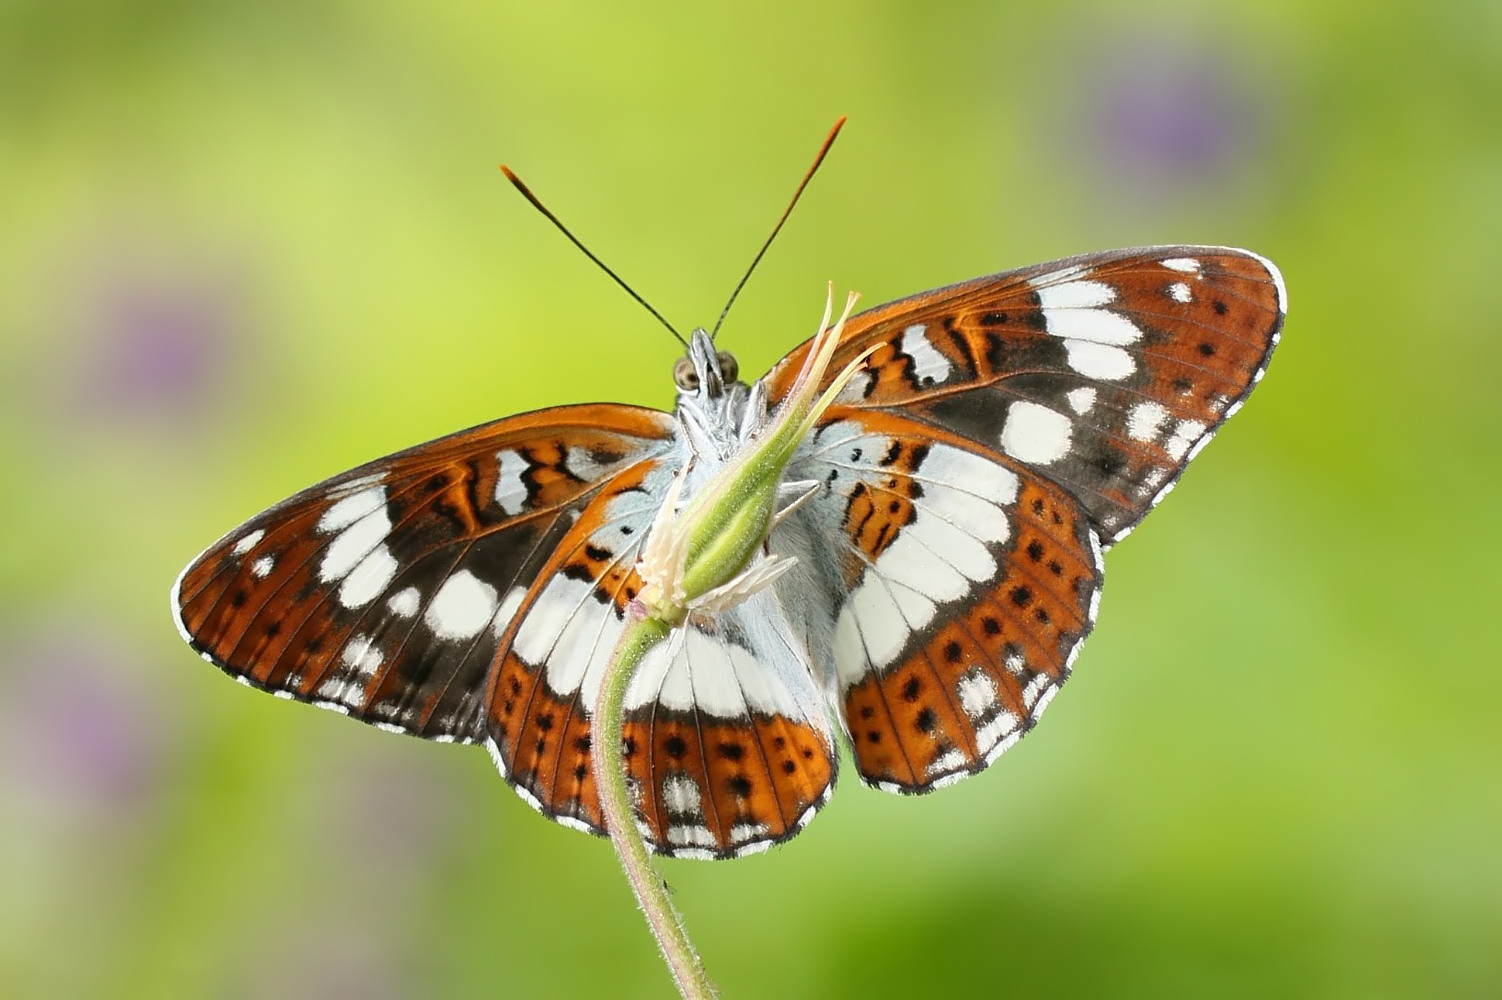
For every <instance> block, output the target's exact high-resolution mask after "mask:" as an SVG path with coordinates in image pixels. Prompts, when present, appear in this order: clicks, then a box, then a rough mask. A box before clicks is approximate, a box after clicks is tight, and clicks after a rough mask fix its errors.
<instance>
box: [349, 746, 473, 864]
mask: <svg viewBox="0 0 1502 1000" xmlns="http://www.w3.org/2000/svg"><path fill="white" fill-rule="evenodd" d="M427 749H430V748H426V747H421V746H395V747H392V748H390V750H389V751H387V752H379V753H377V752H370V753H367V754H361V755H358V756H354V757H352V758H350V759H347V760H345V761H343V762H342V763H341V764H340V765H339V766H338V767H336V768H335V769H334V770H335V772H336V773H334V774H332V775H325V776H323V777H322V778H321V779H320V783H321V784H323V785H324V787H325V789H326V793H327V794H326V796H325V802H326V806H327V808H328V809H330V810H331V811H332V812H333V813H334V821H333V823H332V824H331V826H333V827H334V831H333V832H332V833H331V836H332V837H333V839H334V840H335V841H336V842H339V843H344V844H349V845H351V846H352V847H354V848H355V849H356V850H358V851H359V852H360V853H361V854H363V855H364V856H365V858H366V859H367V860H368V861H369V862H370V865H369V870H372V871H385V872H394V871H400V870H402V869H410V870H411V871H413V872H414V873H418V872H422V871H424V870H426V869H427V867H428V866H429V865H430V864H431V862H432V860H433V858H434V857H435V856H436V855H437V854H438V853H439V850H440V847H441V844H442V842H443V840H444V838H445V837H446V836H447V835H448V834H450V833H451V832H452V831H453V829H454V826H455V824H454V808H453V806H454V794H453V791H454V790H453V788H452V787H451V786H450V785H449V784H448V783H447V782H446V781H444V780H442V778H443V774H442V771H441V770H439V769H438V768H436V767H435V766H433V765H434V763H435V762H433V761H431V760H426V761H424V760H417V759H416V755H417V754H420V753H423V751H425V750H427ZM372 750H373V748H372ZM423 765H428V766H423ZM340 828H343V829H342V830H341V829H340ZM388 888H389V885H388Z"/></svg>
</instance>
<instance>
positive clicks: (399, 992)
mask: <svg viewBox="0 0 1502 1000" xmlns="http://www.w3.org/2000/svg"><path fill="white" fill-rule="evenodd" d="M311 916H312V915H311V914H309V913H307V912H303V913H301V914H299V915H297V916H295V917H294V916H293V915H291V914H289V915H288V918H287V919H286V920H285V921H279V922H278V926H277V927H275V928H273V929H272V930H271V933H270V934H269V935H268V937H269V938H270V940H261V941H257V942H255V945H254V946H253V947H249V948H247V949H246V954H245V959H244V961H245V964H246V965H247V966H248V968H240V969H237V970H236V973H235V976H234V982H233V983H232V984H225V985H224V986H223V988H221V989H220V990H219V991H218V993H219V995H221V996H225V997H230V998H234V1000H242V998H243V1000H261V998H263V997H265V998H270V997H278V998H280V997H310V998H317V1000H346V998H348V1000H386V998H391V1000H397V998H399V997H408V996H417V995H419V993H418V991H415V990H413V989H411V988H410V986H411V978H412V977H411V976H410V974H409V973H408V972H407V970H406V969H404V968H402V966H401V963H402V961H403V958H401V957H398V956H403V957H404V955H403V953H404V947H403V946H404V944H405V942H403V941H400V940H393V934H392V933H391V924H392V923H393V922H396V923H399V921H393V919H392V914H390V913H383V914H380V915H379V916H377V914H376V913H374V912H372V911H371V910H370V908H369V907H366V908H365V911H364V913H363V916H364V917H365V918H366V922H368V923H369V924H370V925H371V927H370V931H369V932H368V933H362V932H361V929H360V928H359V927H351V926H349V919H348V915H344V914H330V915H326V917H325V920H323V921H317V920H314V919H310V917H311ZM356 916H359V915H356ZM356 922H357V923H358V920H357V921H356Z"/></svg>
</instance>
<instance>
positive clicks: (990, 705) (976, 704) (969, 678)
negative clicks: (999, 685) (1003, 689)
mask: <svg viewBox="0 0 1502 1000" xmlns="http://www.w3.org/2000/svg"><path fill="white" fill-rule="evenodd" d="M957 691H958V694H959V696H960V707H961V708H963V709H964V710H965V714H966V715H968V716H970V718H972V719H976V720H979V719H981V718H984V717H985V716H986V715H987V713H989V712H990V711H991V710H992V709H994V708H995V707H996V682H995V681H993V680H992V679H991V677H990V675H989V674H987V673H985V672H984V671H980V670H977V671H974V672H972V673H968V674H966V675H965V676H964V677H961V678H960V683H959V685H958V687H957Z"/></svg>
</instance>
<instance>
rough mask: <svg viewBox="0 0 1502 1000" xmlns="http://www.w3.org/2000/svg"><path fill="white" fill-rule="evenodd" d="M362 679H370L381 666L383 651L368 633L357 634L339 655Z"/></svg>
mask: <svg viewBox="0 0 1502 1000" xmlns="http://www.w3.org/2000/svg"><path fill="white" fill-rule="evenodd" d="M339 659H340V660H342V661H343V663H344V665H345V666H346V667H349V668H350V669H351V670H353V671H354V672H355V673H356V674H358V675H359V676H360V678H361V680H367V681H368V680H369V679H370V678H372V677H374V676H375V672H376V670H377V669H379V668H380V666H381V661H382V659H383V657H382V656H381V651H380V650H379V649H376V648H375V640H373V639H372V638H371V637H370V636H368V635H357V636H355V637H354V638H352V639H350V640H349V642H347V643H345V645H344V652H343V653H342V654H341V655H340V657H339ZM336 700H337V699H336Z"/></svg>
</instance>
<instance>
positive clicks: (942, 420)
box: [172, 246, 1286, 858]
mask: <svg viewBox="0 0 1502 1000" xmlns="http://www.w3.org/2000/svg"><path fill="white" fill-rule="evenodd" d="M1285 309H1286V292H1285V290H1284V285H1283V281H1282V278H1281V277H1280V275H1279V273H1278V271H1277V269H1276V268H1275V267H1274V266H1273V265H1272V264H1271V263H1270V262H1269V261H1267V260H1265V259H1264V258H1262V257H1260V256H1258V255H1256V254H1254V253H1250V252H1248V251H1245V250H1236V249H1229V248H1224V247H1210V246H1173V247H1152V248H1144V249H1129V250H1116V251H1108V252H1104V253H1094V254H1087V255H1084V256H1079V257H1072V258H1069V259H1067V260H1059V261H1054V262H1052V263H1048V264H1042V265H1037V266H1033V267H1026V268H1022V269H1019V270H1013V271H1007V272H1004V273H1001V274H996V275H992V276H990V277H984V278H978V279H975V280H972V281H968V282H964V283H961V284H957V285H952V286H949V287H946V288H939V289H935V290H932V291H927V292H922V293H920V294H918V295H915V296H913V297H911V298H906V299H902V300H899V301H896V302H891V303H887V304H885V305H881V306H877V307H875V308H873V309H870V310H868V311H866V312H863V313H859V314H857V315H855V316H853V317H851V318H850V320H849V321H848V323H846V325H845V327H844V330H843V333H842V334H841V337H840V340H839V343H838V348H837V350H836V353H835V356H834V359H833V361H832V363H831V364H830V366H829V369H830V371H839V370H840V369H841V368H842V367H844V365H845V364H847V363H848V362H849V361H850V360H852V359H856V358H859V357H860V356H861V355H862V354H866V353H868V357H867V358H866V361H865V364H864V367H862V368H861V369H860V370H859V371H858V372H857V374H856V375H855V377H854V378H853V379H852V380H851V381H850V382H849V383H848V384H847V385H846V386H845V387H844V388H843V389H842V390H841V391H840V393H839V395H838V397H837V398H836V399H835V401H834V403H833V405H832V406H830V408H829V409H828V410H826V411H825V412H824V413H823V414H822V416H821V417H820V418H819V420H818V422H817V424H816V425H815V427H814V428H813V430H812V431H811V432H810V433H809V434H808V436H807V437H806V438H805V439H804V441H803V442H802V444H801V446H800V448H799V450H798V452H797V453H796V455H795V457H794V458H793V460H792V462H791V464H790V465H789V467H788V470H787V479H788V480H789V481H790V482H796V483H798V484H800V485H801V484H807V490H806V499H805V500H804V502H801V503H800V504H799V505H798V506H797V508H796V509H795V510H792V511H791V512H789V513H788V515H787V516H786V517H785V518H784V519H783V520H782V521H781V522H780V523H779V524H778V525H777V527H776V528H775V529H774V530H773V532H772V533H771V535H770V536H769V538H768V541H767V543H766V551H767V553H768V554H769V555H776V556H778V557H780V558H783V559H795V560H796V564H795V565H794V566H793V568H792V569H791V570H790V571H789V572H787V573H785V574H784V575H783V576H781V577H780V578H778V579H777V580H776V582H775V583H774V584H772V585H771V586H770V587H769V588H768V589H766V590H763V591H761V592H759V593H757V594H755V595H754V596H752V597H750V598H749V599H748V600H746V601H745V602H744V603H742V604H739V605H737V606H734V607H731V608H729V609H728V610H723V611H720V612H717V613H715V614H713V615H701V616H695V617H691V618H690V619H689V620H688V621H687V622H686V623H685V624H684V625H683V626H682V627H681V628H680V629H679V630H678V632H677V634H675V635H674V636H673V638H672V640H671V641H669V642H666V643H664V644H662V645H661V646H659V647H658V648H657V649H655V650H654V651H653V652H652V653H651V654H649V655H648V656H647V658H646V659H645V660H644V662H643V663H642V664H641V666H640V668H639V670H638V672H637V673H636V674H635V676H634V677H633V679H632V681H631V685H630V688H629V689H628V691H627V697H626V717H625V726H624V744H623V753H624V757H625V764H626V767H627V769H628V771H629V782H630V786H631V788H632V790H633V796H634V800H635V804H636V811H637V815H638V819H639V825H640V826H641V829H642V831H643V834H644V835H645V837H646V839H647V841H648V843H649V846H650V847H651V848H652V849H653V850H654V851H656V852H658V853H662V854H669V855H676V856H683V857H699V858H723V857H730V856H736V855H743V854H747V853H752V852H755V851H758V850H763V849H765V848H767V847H768V846H770V845H772V844H774V843H778V842H781V841H784V840H786V839H788V838H789V837H792V836H793V835H794V834H796V833H797V832H799V831H800V830H801V829H802V828H803V827H804V826H805V825H807V823H808V822H809V820H810V819H811V818H812V817H813V815H814V813H815V812H816V811H817V810H818V809H819V807H820V806H821V805H822V804H823V803H824V802H825V801H827V799H828V797H829V794H830V792H831V790H832V788H833V785H834V781H835V771H836V759H837V753H836V744H837V741H838V740H839V739H841V738H843V739H845V740H846V741H848V743H849V746H850V748H851V750H852V751H853V755H854V761H855V766H856V768H857V770H858V771H859V773H860V777H861V779H862V780H863V781H864V782H866V783H868V784H871V785H874V786H876V787H877V788H881V789H884V790H886V791H890V792H898V793H921V792H927V791H930V790H932V789H935V788H939V787H942V786H944V785H948V784H951V783H953V782H956V781H959V780H960V779H962V778H965V777H967V776H969V775H971V774H975V773H976V772H978V771H981V770H982V769H984V768H985V767H987V766H988V765H989V764H990V763H991V762H992V761H994V760H995V759H996V758H997V757H998V756H999V755H1000V754H1002V753H1003V752H1004V751H1006V750H1007V749H1008V748H1009V747H1011V746H1013V745H1014V744H1015V743H1016V742H1017V741H1018V740H1019V739H1020V738H1021V737H1022V736H1023V735H1024V734H1025V733H1027V732H1028V731H1029V730H1030V729H1031V728H1032V726H1033V725H1034V724H1035V723H1036V722H1037V720H1038V718H1039V716H1040V715H1041V714H1042V712H1043V709H1044V708H1045V707H1046V706H1047V705H1048V703H1049V701H1050V699H1051V698H1052V697H1053V696H1054V695H1055V693H1057V691H1058V689H1059V687H1060V686H1061V685H1062V684H1063V683H1064V681H1065V680H1066V679H1068V677H1069V675H1070V671H1071V668H1072V666H1073V663H1074V660H1075V657H1076V655H1077V654H1078V652H1079V650H1080V644H1081V643H1082V641H1083V640H1084V638H1085V636H1086V634H1087V633H1089V631H1090V629H1091V627H1092V625H1093V624H1094V622H1095V618H1096V610H1097V608H1098V606H1099V600H1100V594H1101V584H1102V579H1103V563H1102V553H1103V551H1104V550H1105V549H1107V548H1109V547H1110V546H1111V545H1113V544H1115V543H1116V542H1118V541H1120V540H1121V539H1122V538H1123V537H1125V536H1126V535H1127V533H1128V532H1130V531H1131V530H1132V529H1133V528H1134V527H1135V526H1136V525H1137V524H1138V522H1140V521H1141V520H1142V518H1143V517H1144V516H1145V515H1146V514H1147V512H1148V511H1149V510H1150V509H1151V508H1152V507H1154V506H1155V505H1156V504H1157V503H1158V501H1159V500H1161V499H1162V498H1163V497H1164V495H1166V494H1167V493H1168V491H1169V490H1170V489H1171V488H1172V487H1173V485H1174V483H1175V481H1176V480H1177V479H1178V477H1179V475H1180V474H1181V473H1182V472H1183V471H1184V467H1185V465H1186V464H1187V463H1188V462H1189V460H1190V459H1191V458H1193V457H1194V456H1195V454H1196V453H1198V452H1199V450H1200V449H1201V448H1203V447H1204V445H1205V444H1206V442H1208V441H1209V440H1210V438H1211V436H1212V435H1213V434H1214V433H1215V431H1216V429H1217V428H1218V427H1219V426H1220V425H1221V423H1222V422H1224V421H1225V420H1226V419H1227V418H1228V417H1230V416H1231V415H1232V414H1233V413H1235V412H1236V411H1237V409H1239V408H1240V407H1241V405H1242V403H1243V401H1244V400H1245V399H1246V397H1247V395H1248V393H1249V392H1250V391H1251V389H1252V388H1253V386H1255V385H1256V383H1257V382H1258V381H1259V380H1260V379H1261V378H1262V374H1263V372H1264V371H1265V369H1266V366H1267V363H1268V359H1269V357H1270V355H1271V352H1272V350H1273V348H1274V346H1275V345H1276V343H1277V341H1278V336H1279V331H1280V329H1281V327H1282V324H1283V317H1284V314H1285ZM808 350H809V345H808V343H805V344H803V345H802V346H800V347H798V348H795V349H794V350H793V351H792V352H791V353H790V354H788V355H787V356H786V357H785V358H784V359H783V360H782V361H780V362H779V363H778V364H776V365H775V366H774V367H773V368H772V369H771V370H770V371H769V372H768V373H767V374H766V375H764V376H763V377H762V378H761V379H760V380H759V381H757V382H756V383H755V384H754V385H751V386H748V385H747V384H746V383H744V382H742V381H741V380H740V379H739V374H738V370H737V364H736V361H735V359H734V357H733V355H731V354H729V353H728V352H726V351H723V350H720V349H719V348H718V347H717V346H716V344H715V343H714V341H713V340H712V338H711V336H710V335H709V334H707V333H706V332H705V331H703V330H696V331H695V332H694V334H693V336H692V338H691V339H690V341H689V343H688V351H687V354H686V356H685V357H683V358H682V359H680V360H679V362H678V364H677V367H676V369H675V373H674V379H675V383H676V386H677V390H678V395H677V406H676V410H675V412H674V413H672V414H669V413H664V412H660V411H657V410H652V409H646V408H642V407H636V406H627V405H620V404H589V405H573V406H559V407H554V408H552V409H545V410H539V411H536V412H533V413H525V414H521V415H519V416H512V417H506V418H503V419H501V420H497V421H495V422H493V423H488V424H483V425H481V426H478V427H474V428H471V429H469V430H465V431H461V432H459V433H457V434H453V435H450V436H448V437H444V438H440V439H438V440H436V441H432V442H429V443H427V444H422V445H418V446H417V447H415V448H410V449H408V450H406V451H402V452H398V453H397V454H395V455H391V456H389V457H386V458H382V459H379V460H377V461H374V462H371V463H369V464H367V465H363V466H361V467H359V468H356V469H353V470H351V471H349V472H346V473H344V474H342V475H339V476H335V477H334V478H332V479H329V480H327V481H325V482H322V483H320V484H318V485H316V486H313V487H311V488H310V489H307V490H304V491H303V492H301V493H298V494H297V495H296V496H293V497H291V498H290V499H288V500H285V501H283V502H281V503H279V504H277V505H276V506H274V507H272V508H270V509H269V510H267V511H265V512H263V513H261V514H258V515H256V516H255V517H253V518H251V519H250V520H249V521H247V522H245V523H244V524H243V525H241V526H240V527H238V528H236V529H235V530H233V531H231V532H230V533H229V534H227V535H225V536H224V537H223V538H221V539H220V540H219V541H217V542H215V543H214V544H213V545H211V546H210V547H209V548H208V549H207V550H206V551H205V552H204V553H203V554H201V555H200V556H199V557H198V558H196V559H195V560H193V562H192V563H191V564H190V565H189V566H188V567H187V568H186V569H185V570H184V571H183V573H182V575H181V576H180V577H179V579H178V580H177V582H176V584H175V586H174V587H173V590H172V610H173V615H174V617H175V618H176V620H177V624H178V627H179V629H180V631H181V633H182V635H183V637H184V639H186V640H187V642H188V643H189V645H190V646H192V647H193V649H195V650H196V651H197V652H198V653H199V654H200V655H201V656H202V657H203V658H204V659H205V660H207V661H209V662H211V663H213V664H215V665H216V666H218V667H220V668H221V669H223V670H224V671H226V672H227V673H229V674H230V675H232V676H233V677H235V678H236V679H237V680H239V681H240V682H242V683H244V684H247V685H250V686H251V687H254V688H259V689H261V690H265V691H270V692H272V693H273V694H275V695H277V696H278V697H283V698H291V699H296V700H298V701H303V702H310V703H312V704H314V705H318V706H320V707H323V708H329V709H333V710H334V711H337V712H340V713H343V714H345V715H349V716H351V717H353V718H356V719H359V720H361V721H363V722H367V723H370V724H372V725H375V726H377V727H379V728H381V729H386V730H391V731H394V732H402V733H410V734H412V735H415V736H420V737H424V738H427V739H431V740H437V741H440V742H453V743H481V744H484V745H485V746H486V747H487V748H488V749H489V751H490V755H491V757H492V758H493V759H494V761H495V763H496V766H497V767H498V768H499V769H500V771H501V773H502V775H503V776H504V777H505V779H506V780H507V782H508V783H510V784H511V785H512V787H514V788H515V789H516V791H517V793H518V794H519V795H520V796H521V797H522V798H523V799H525V800H526V801H527V803H528V804H530V805H531V806H532V807H533V808H535V809H536V810H537V811H539V812H541V813H542V814H543V815H545V816H547V817H549V818H551V819H554V820H556V821H558V822H560V823H562V824H564V825H566V826H571V827H575V828H578V829H581V830H587V831H590V832H593V833H597V834H598V833H602V832H603V830H602V821H601V814H600V806H599V801H598V797H597V791H596V786H595V776H594V775H593V774H592V773H591V763H590V738H591V733H590V707H591V706H592V705H593V704H594V698H595V695H596V693H597V692H598V689H599V683H600V675H601V672H602V670H603V668H604V666H605V664H606V662H607V660H608V658H609V656H610V655H611V652H612V651H613V649H614V648H615V645H616V640H617V638H618V637H619V636H620V634H621V631H622V629H623V627H624V625H623V621H624V614H625V609H626V608H627V605H628V604H629V603H630V602H631V601H632V600H633V599H634V598H635V597H636V595H637V593H638V592H639V590H640V589H641V586H642V581H641V578H640V577H639V575H638V573H637V559H638V557H639V556H640V554H641V552H642V549H643V543H644V541H645V539H646V537H647V535H648V534H649V529H650V527H651V525H652V523H653V519H654V515H655V514H656V513H657V511H658V509H659V507H660V506H661V505H662V504H663V502H664V499H665V497H666V496H667V495H668V494H669V492H670V490H672V488H673V484H674V482H675V477H676V476H677V474H678V473H679V472H680V470H685V469H693V468H696V467H700V466H713V464H714V463H715V461H716V460H717V454H716V452H717V450H722V449H721V445H722V444H723V443H724V442H726V441H728V440H731V439H733V438H734V437H735V434H736V428H738V427H741V426H743V425H744V424H745V423H746V422H747V421H748V420H753V419H758V418H761V417H764V416H765V415H766V414H768V413H775V412H776V411H777V408H778V407H779V406H780V405H782V404H783V402H784V401H785V399H786V398H787V396H788V393H789V390H790V388H791V386H792V384H793V382H794V380H795V378H796V375H797V373H798V372H799V370H800V368H801V367H802V366H803V362H804V359H805V355H806V354H807V352H808ZM828 378H829V376H826V382H827V380H828ZM718 458H719V459H722V458H723V455H719V456H718Z"/></svg>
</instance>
